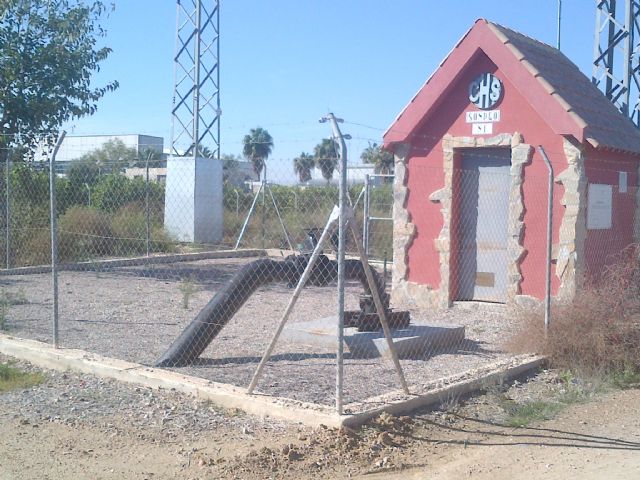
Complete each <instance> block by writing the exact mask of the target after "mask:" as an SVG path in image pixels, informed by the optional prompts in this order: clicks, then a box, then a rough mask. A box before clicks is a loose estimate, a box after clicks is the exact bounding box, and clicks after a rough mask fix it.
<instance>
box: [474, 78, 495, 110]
mask: <svg viewBox="0 0 640 480" xmlns="http://www.w3.org/2000/svg"><path fill="white" fill-rule="evenodd" d="M502 90H503V89H502V82H501V81H500V79H499V78H498V77H496V76H494V75H492V74H490V73H483V74H482V75H480V76H479V77H478V78H476V79H475V80H474V81H473V82H471V84H470V85H469V101H470V102H471V103H473V104H474V105H475V106H476V107H478V108H480V109H482V110H489V109H490V108H493V107H494V106H495V105H496V104H497V103H498V102H499V101H500V99H501V98H502Z"/></svg>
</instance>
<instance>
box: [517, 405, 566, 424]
mask: <svg viewBox="0 0 640 480" xmlns="http://www.w3.org/2000/svg"><path fill="white" fill-rule="evenodd" d="M564 407H565V405H564V404H562V403H560V402H553V401H540V400H538V401H533V402H525V403H513V404H511V405H510V406H508V407H507V408H506V409H507V413H508V416H507V418H506V420H505V424H506V425H508V426H510V427H526V426H527V425H529V424H531V423H533V422H538V421H541V420H549V419H551V418H553V417H554V416H556V415H557V414H558V412H560V411H561V410H562V409H563V408H564Z"/></svg>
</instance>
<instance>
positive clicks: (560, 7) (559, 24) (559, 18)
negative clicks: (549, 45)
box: [556, 0, 562, 50]
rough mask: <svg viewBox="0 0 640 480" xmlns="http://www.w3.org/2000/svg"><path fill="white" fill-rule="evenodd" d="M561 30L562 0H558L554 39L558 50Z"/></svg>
mask: <svg viewBox="0 0 640 480" xmlns="http://www.w3.org/2000/svg"><path fill="white" fill-rule="evenodd" d="M561 30H562V0H558V37H557V40H556V48H557V49H558V50H560V33H561Z"/></svg>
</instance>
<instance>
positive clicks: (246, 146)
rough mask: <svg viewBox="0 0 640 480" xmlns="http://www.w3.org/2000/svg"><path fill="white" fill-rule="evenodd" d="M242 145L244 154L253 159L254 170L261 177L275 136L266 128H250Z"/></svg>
mask: <svg viewBox="0 0 640 480" xmlns="http://www.w3.org/2000/svg"><path fill="white" fill-rule="evenodd" d="M242 145H243V146H242V154H243V155H244V156H245V157H246V158H248V159H249V160H251V163H253V171H254V172H256V174H257V175H258V177H260V173H262V169H263V168H264V164H265V161H266V160H267V157H269V155H270V154H271V149H272V148H273V138H271V135H269V132H267V131H266V130H265V129H264V128H261V127H256V128H252V129H251V130H249V134H248V135H245V136H244V138H243V139H242Z"/></svg>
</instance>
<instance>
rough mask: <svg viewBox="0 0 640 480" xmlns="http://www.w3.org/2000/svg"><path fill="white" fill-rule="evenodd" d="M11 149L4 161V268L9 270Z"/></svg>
mask: <svg viewBox="0 0 640 480" xmlns="http://www.w3.org/2000/svg"><path fill="white" fill-rule="evenodd" d="M12 151H13V150H12V149H11V148H10V149H9V150H8V152H7V156H6V161H5V187H4V192H5V232H4V233H5V239H4V241H5V249H6V252H5V255H6V257H5V259H6V262H5V267H6V268H11V195H10V189H11V168H10V163H11V153H12Z"/></svg>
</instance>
